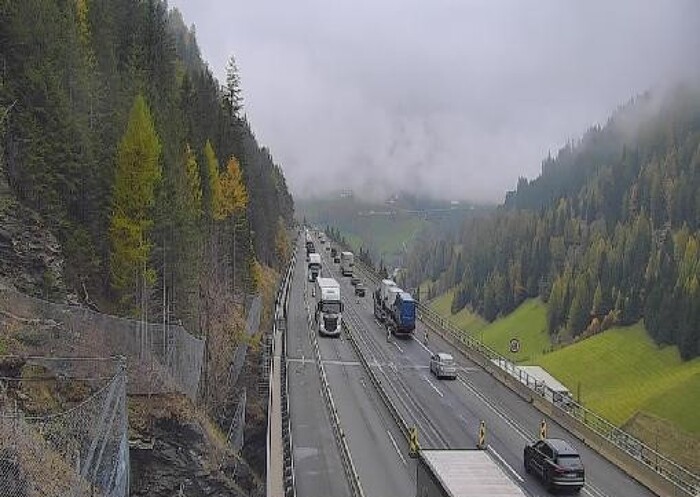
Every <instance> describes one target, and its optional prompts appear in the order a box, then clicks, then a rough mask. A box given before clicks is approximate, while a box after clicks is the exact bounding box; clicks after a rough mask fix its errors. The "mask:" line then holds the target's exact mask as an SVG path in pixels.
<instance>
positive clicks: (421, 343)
mask: <svg viewBox="0 0 700 497" xmlns="http://www.w3.org/2000/svg"><path fill="white" fill-rule="evenodd" d="M411 338H412V339H413V340H415V341H416V343H417V344H418V345H420V346H421V347H423V348H424V349H425V351H426V352H427V353H428V354H430V355H433V352H432V351H431V350H430V349H429V348H428V347H426V346H425V344H424V343H423V342H421V341H420V340H418V339H417V338H416V337H413V336H412V337H411Z"/></svg>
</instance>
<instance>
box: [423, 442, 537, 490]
mask: <svg viewBox="0 0 700 497" xmlns="http://www.w3.org/2000/svg"><path fill="white" fill-rule="evenodd" d="M419 454H420V455H419V458H418V464H417V465H416V497H489V496H497V497H526V495H525V492H523V490H522V489H521V488H520V487H519V486H518V485H517V484H516V483H515V482H514V481H513V480H511V479H510V478H509V477H508V475H507V474H506V472H505V470H504V469H503V468H502V467H501V465H500V464H498V462H497V461H496V460H495V459H494V458H493V457H491V455H490V454H489V451H488V450H421V451H420V453H419Z"/></svg>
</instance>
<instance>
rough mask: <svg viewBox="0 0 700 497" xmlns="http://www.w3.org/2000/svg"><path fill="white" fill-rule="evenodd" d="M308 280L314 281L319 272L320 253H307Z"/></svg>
mask: <svg viewBox="0 0 700 497" xmlns="http://www.w3.org/2000/svg"><path fill="white" fill-rule="evenodd" d="M307 269H308V274H309V281H316V278H318V276H319V275H320V274H321V254H317V253H311V254H309V265H308V268H307Z"/></svg>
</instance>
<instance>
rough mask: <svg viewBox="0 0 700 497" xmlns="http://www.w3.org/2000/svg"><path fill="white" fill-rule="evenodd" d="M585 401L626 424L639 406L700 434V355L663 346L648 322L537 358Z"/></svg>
mask: <svg viewBox="0 0 700 497" xmlns="http://www.w3.org/2000/svg"><path fill="white" fill-rule="evenodd" d="M534 362H535V363H536V364H538V365H540V366H542V367H543V368H545V369H546V370H547V371H549V372H550V373H551V374H553V375H554V376H555V377H557V378H558V379H559V380H560V381H561V382H562V383H564V384H565V385H566V386H567V387H569V389H570V390H571V392H572V393H573V394H574V396H575V395H576V394H577V389H578V388H579V384H580V392H581V400H582V402H583V403H584V404H585V405H586V406H588V407H589V408H591V409H592V410H594V411H595V412H597V413H599V414H601V415H602V416H603V417H605V418H607V419H608V420H609V421H611V422H613V423H615V424H618V425H622V424H624V423H625V422H627V421H628V420H629V419H630V418H631V417H632V416H633V415H634V414H635V413H636V412H637V411H645V412H649V413H651V414H654V415H656V416H658V417H661V418H665V419H669V420H672V421H673V422H674V423H675V424H676V425H678V426H679V427H680V428H682V429H683V430H684V431H687V432H689V433H695V434H700V415H699V413H700V358H698V359H694V360H692V361H687V362H684V361H682V360H681V357H680V355H679V353H678V349H677V348H676V347H670V346H667V347H663V348H659V347H658V346H657V345H656V344H655V343H654V342H653V341H652V340H651V338H650V337H649V335H648V334H647V332H646V330H645V329H644V326H643V325H642V323H638V324H636V325H634V326H627V327H621V328H613V329H610V330H608V331H606V332H604V333H601V334H599V335H596V336H593V337H591V338H588V339H587V340H582V341H581V342H578V343H575V344H573V345H570V346H568V347H565V348H563V349H560V350H557V351H555V352H552V353H550V354H547V355H545V356H540V357H539V358H537V360H535V361H534Z"/></svg>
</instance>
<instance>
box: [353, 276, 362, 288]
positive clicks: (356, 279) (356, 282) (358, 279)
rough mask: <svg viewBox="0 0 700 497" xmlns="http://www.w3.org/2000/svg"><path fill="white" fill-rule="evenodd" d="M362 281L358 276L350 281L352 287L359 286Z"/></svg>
mask: <svg viewBox="0 0 700 497" xmlns="http://www.w3.org/2000/svg"><path fill="white" fill-rule="evenodd" d="M360 281H361V280H360V278H358V277H357V276H353V277H352V279H351V280H350V284H351V285H352V286H357V284H358V283H359V282H360Z"/></svg>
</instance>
